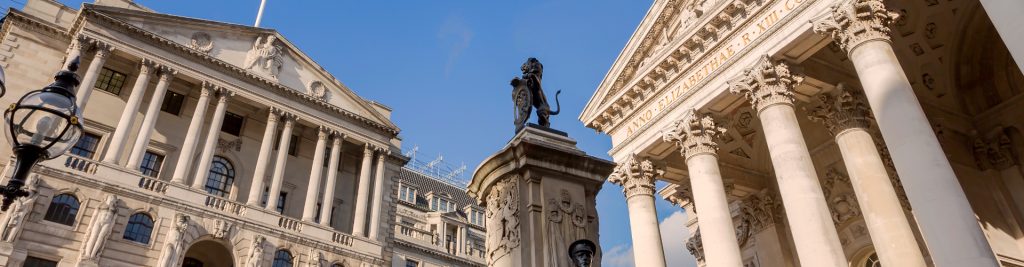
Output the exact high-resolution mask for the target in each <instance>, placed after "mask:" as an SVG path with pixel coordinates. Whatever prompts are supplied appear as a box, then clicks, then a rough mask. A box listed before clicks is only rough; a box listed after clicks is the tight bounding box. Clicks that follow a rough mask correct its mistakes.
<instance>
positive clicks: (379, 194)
mask: <svg viewBox="0 0 1024 267" xmlns="http://www.w3.org/2000/svg"><path fill="white" fill-rule="evenodd" d="M388 153H389V152H388V149H386V148H378V149H377V171H375V173H376V175H374V178H373V208H372V210H370V239H377V232H378V231H379V230H378V229H380V227H379V225H378V224H377V223H378V222H380V206H381V202H384V179H385V178H384V163H385V162H386V161H387V159H388Z"/></svg>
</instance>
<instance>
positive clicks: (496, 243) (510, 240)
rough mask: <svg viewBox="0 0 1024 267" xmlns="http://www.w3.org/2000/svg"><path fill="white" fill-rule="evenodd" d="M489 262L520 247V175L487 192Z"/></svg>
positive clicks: (489, 263)
mask: <svg viewBox="0 0 1024 267" xmlns="http://www.w3.org/2000/svg"><path fill="white" fill-rule="evenodd" d="M485 216H486V218H487V232H488V233H487V264H488V265H491V264H493V263H494V262H496V261H497V260H499V259H501V258H502V257H505V256H507V255H509V253H512V251H513V250H514V249H516V248H518V247H519V241H520V240H519V177H518V176H515V175H513V176H511V177H508V178H505V180H503V181H501V182H498V183H497V184H495V185H494V186H492V188H491V191H490V192H488V193H487V212H486V214H485Z"/></svg>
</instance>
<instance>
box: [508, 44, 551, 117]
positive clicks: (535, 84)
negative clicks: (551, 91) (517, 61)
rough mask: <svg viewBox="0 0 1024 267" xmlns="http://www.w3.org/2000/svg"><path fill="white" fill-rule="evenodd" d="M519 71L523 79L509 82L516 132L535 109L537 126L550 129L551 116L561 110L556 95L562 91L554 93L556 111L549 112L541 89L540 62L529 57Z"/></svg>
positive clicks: (541, 65)
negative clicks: (521, 72)
mask: <svg viewBox="0 0 1024 267" xmlns="http://www.w3.org/2000/svg"><path fill="white" fill-rule="evenodd" d="M520 69H521V70H522V71H523V77H522V78H519V77H516V78H512V82H511V83H512V102H513V104H515V125H516V132H519V130H521V129H523V126H525V125H526V121H527V120H529V119H530V113H531V111H532V109H533V108H537V124H539V125H540V126H544V127H551V121H550V118H551V116H552V115H558V113H559V112H560V111H561V110H562V105H561V103H559V102H558V95H559V94H561V93H562V91H561V90H559V91H558V92H556V93H555V105H557V109H556V110H555V111H551V106H550V105H548V99H547V97H545V96H544V89H543V88H542V87H541V78H542V77H543V76H544V65H543V64H540V60H537V59H536V58H532V57H531V58H529V59H527V60H526V62H525V63H523V66H522V67H520Z"/></svg>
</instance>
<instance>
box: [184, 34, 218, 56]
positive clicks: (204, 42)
mask: <svg viewBox="0 0 1024 267" xmlns="http://www.w3.org/2000/svg"><path fill="white" fill-rule="evenodd" d="M188 48H192V49H195V50H196V51H199V52H203V53H210V51H211V50H213V38H210V34H209V33H205V32H196V33H193V34H192V39H190V40H189V41H188Z"/></svg>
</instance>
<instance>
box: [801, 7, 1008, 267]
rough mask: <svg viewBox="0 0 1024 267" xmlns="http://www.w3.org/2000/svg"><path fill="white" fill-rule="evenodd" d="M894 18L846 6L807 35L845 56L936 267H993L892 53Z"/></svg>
mask: <svg viewBox="0 0 1024 267" xmlns="http://www.w3.org/2000/svg"><path fill="white" fill-rule="evenodd" d="M897 17H898V15H897V14H896V13H894V12H890V11H888V10H886V9H885V4H884V3H883V2H882V1H879V0H845V1H842V2H839V3H836V5H834V6H833V7H832V9H831V12H828V13H826V14H825V15H824V16H823V17H822V18H820V19H818V20H817V21H816V22H814V31H815V32H818V33H822V34H826V35H829V36H831V37H832V39H833V40H834V41H835V42H836V43H837V44H839V46H840V47H842V48H843V49H845V50H846V51H847V52H848V53H849V58H850V61H851V62H853V65H854V68H855V69H856V70H857V76H858V77H859V78H860V82H861V85H862V86H864V94H865V95H866V96H867V100H868V103H869V104H870V105H871V110H872V113H873V114H874V117H875V120H876V121H877V123H878V128H879V130H880V131H881V133H882V137H883V138H885V143H886V144H887V145H888V148H889V152H890V154H891V155H892V160H893V163H894V165H895V166H896V171H897V172H898V173H899V176H900V180H901V181H902V182H903V186H904V190H905V191H906V193H907V199H908V200H910V205H911V206H912V207H913V208H914V215H915V218H916V221H917V224H918V226H919V227H920V230H921V235H922V237H923V238H924V241H925V243H926V246H925V247H927V248H928V250H929V252H930V253H929V254H930V255H931V257H932V262H933V263H934V264H935V266H938V267H946V266H979V267H982V266H998V264H997V261H996V258H995V255H994V254H993V253H992V247H991V246H990V245H989V243H988V241H987V239H986V237H985V234H984V233H983V232H982V230H981V227H980V226H979V225H978V221H977V218H976V217H975V214H974V210H973V209H971V205H970V203H968V202H967V196H966V194H964V191H963V188H961V187H960V183H959V181H958V180H957V177H956V174H955V173H954V172H953V167H952V166H951V165H950V163H949V160H948V159H947V158H946V154H945V153H944V152H943V151H942V147H941V146H940V144H939V140H938V138H937V137H936V136H935V132H934V131H933V129H932V126H931V124H929V122H928V117H927V116H925V113H924V110H923V109H922V108H921V104H920V103H919V102H918V100H917V96H916V95H915V94H914V90H913V88H912V87H911V86H910V81H909V80H907V75H906V74H905V73H904V72H903V68H902V67H901V66H900V63H899V60H898V59H897V58H896V54H895V52H893V48H892V44H891V43H890V42H891V40H890V37H889V32H890V29H889V23H891V22H892V20H893V19H895V18H897ZM787 210H788V209H787Z"/></svg>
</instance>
